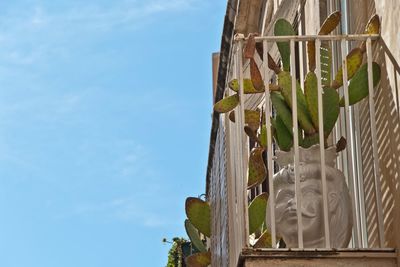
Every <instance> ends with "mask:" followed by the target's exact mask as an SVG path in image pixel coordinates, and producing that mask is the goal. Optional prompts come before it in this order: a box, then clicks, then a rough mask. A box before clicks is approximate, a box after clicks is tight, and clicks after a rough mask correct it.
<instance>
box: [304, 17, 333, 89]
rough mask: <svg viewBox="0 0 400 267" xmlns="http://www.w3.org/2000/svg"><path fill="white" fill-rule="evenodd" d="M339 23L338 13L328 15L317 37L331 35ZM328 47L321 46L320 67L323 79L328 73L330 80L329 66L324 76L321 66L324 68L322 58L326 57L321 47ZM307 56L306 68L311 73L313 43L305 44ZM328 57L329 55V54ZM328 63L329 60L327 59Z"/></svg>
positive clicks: (313, 65) (313, 51)
mask: <svg viewBox="0 0 400 267" xmlns="http://www.w3.org/2000/svg"><path fill="white" fill-rule="evenodd" d="M339 22H340V12H339V11H336V12H333V13H332V14H331V15H329V17H328V18H327V19H326V20H325V21H324V23H323V24H322V26H321V28H320V30H319V33H318V35H327V34H329V33H331V32H332V31H333V30H334V29H335V28H336V27H337V25H338V24H339ZM323 46H325V47H329V46H327V45H324V43H322V46H321V65H322V76H323V78H324V76H326V75H327V74H328V73H329V80H330V64H329V72H328V73H326V75H324V71H323V66H324V63H323V62H324V57H326V56H327V55H324V54H325V49H322V47H323ZM307 54H308V68H309V70H310V71H311V72H313V71H314V70H315V65H316V63H315V41H309V42H307ZM329 57H330V54H329ZM329 61H330V59H329ZM322 84H324V85H325V82H323V83H322ZM326 85H329V83H327V84H326Z"/></svg>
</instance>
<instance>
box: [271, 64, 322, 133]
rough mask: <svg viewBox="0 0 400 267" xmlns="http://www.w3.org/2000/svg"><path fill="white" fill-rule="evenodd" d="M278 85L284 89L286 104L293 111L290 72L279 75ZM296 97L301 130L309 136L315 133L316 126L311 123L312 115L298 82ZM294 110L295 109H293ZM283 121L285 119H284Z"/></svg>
mask: <svg viewBox="0 0 400 267" xmlns="http://www.w3.org/2000/svg"><path fill="white" fill-rule="evenodd" d="M278 83H279V86H280V87H281V88H282V95H283V97H284V98H285V101H286V103H288V104H289V107H290V108H291V109H292V107H293V105H292V77H291V76H290V74H289V73H288V72H285V71H282V72H281V73H279V74H278ZM296 95H297V120H298V121H299V124H300V126H301V128H302V129H303V130H304V131H305V133H307V134H313V133H315V131H316V130H315V129H314V126H313V124H312V121H311V115H310V112H309V111H308V108H307V104H306V99H305V96H304V94H303V91H302V90H301V88H300V84H299V83H298V82H297V81H296ZM292 110H293V109H292ZM282 119H283V118H282Z"/></svg>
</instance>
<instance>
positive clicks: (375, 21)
mask: <svg viewBox="0 0 400 267" xmlns="http://www.w3.org/2000/svg"><path fill="white" fill-rule="evenodd" d="M380 30H381V22H380V21H379V16H378V15H377V14H375V15H373V16H372V17H371V18H370V19H369V21H368V23H367V26H365V31H364V34H379V32H380ZM372 42H375V40H374V41H372ZM360 48H361V50H362V51H363V53H364V52H365V51H366V42H365V41H363V42H362V43H361V45H360Z"/></svg>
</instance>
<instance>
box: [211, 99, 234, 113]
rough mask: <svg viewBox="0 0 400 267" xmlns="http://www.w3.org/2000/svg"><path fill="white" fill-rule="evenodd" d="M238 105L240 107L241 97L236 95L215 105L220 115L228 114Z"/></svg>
mask: <svg viewBox="0 0 400 267" xmlns="http://www.w3.org/2000/svg"><path fill="white" fill-rule="evenodd" d="M237 105H239V95H238V94H235V95H232V96H228V97H225V98H223V99H221V100H220V101H218V102H217V103H215V105H214V110H215V111H216V112H219V113H226V112H229V111H231V110H233V109H234V108H235V107H236V106H237Z"/></svg>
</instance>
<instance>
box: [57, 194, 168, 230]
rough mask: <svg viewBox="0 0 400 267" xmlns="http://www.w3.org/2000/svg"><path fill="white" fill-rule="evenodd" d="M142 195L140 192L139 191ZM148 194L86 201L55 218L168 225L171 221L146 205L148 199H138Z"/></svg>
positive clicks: (146, 225)
mask: <svg viewBox="0 0 400 267" xmlns="http://www.w3.org/2000/svg"><path fill="white" fill-rule="evenodd" d="M139 195H140V193H139ZM143 197H146V196H143V195H141V196H138V195H135V196H132V197H126V198H116V199H112V200H110V201H106V202H102V203H84V204H80V205H79V206H77V207H75V209H73V210H72V211H70V212H66V213H62V214H59V215H57V216H56V218H55V219H57V220H62V219H68V218H71V217H74V218H76V217H81V218H91V219H95V220H100V221H101V220H102V221H105V222H107V221H119V222H125V223H131V224H135V225H138V226H142V227H147V228H158V227H161V226H167V225H169V224H170V223H171V222H169V221H168V220H167V219H166V218H165V217H163V216H162V215H160V213H159V212H156V211H152V210H150V209H149V207H146V205H145V203H146V201H138V199H140V198H141V199H143Z"/></svg>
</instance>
